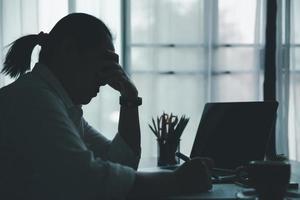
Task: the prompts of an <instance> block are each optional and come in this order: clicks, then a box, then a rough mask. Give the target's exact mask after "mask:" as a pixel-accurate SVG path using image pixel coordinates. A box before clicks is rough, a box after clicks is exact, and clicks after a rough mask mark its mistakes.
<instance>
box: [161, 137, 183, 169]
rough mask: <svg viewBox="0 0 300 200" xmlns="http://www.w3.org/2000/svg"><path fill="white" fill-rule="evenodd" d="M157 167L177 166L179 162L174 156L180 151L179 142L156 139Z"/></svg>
mask: <svg viewBox="0 0 300 200" xmlns="http://www.w3.org/2000/svg"><path fill="white" fill-rule="evenodd" d="M156 141H157V166H168V165H176V164H179V162H180V160H179V158H178V157H177V156H176V155H175V153H176V152H177V151H180V140H179V141H177V142H175V141H174V142H168V141H164V140H161V139H157V140H156Z"/></svg>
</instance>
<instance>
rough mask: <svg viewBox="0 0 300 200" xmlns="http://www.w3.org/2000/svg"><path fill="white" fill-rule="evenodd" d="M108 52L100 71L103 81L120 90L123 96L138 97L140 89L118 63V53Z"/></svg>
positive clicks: (99, 74)
mask: <svg viewBox="0 0 300 200" xmlns="http://www.w3.org/2000/svg"><path fill="white" fill-rule="evenodd" d="M107 54H109V55H108V56H107V57H108V59H106V60H105V61H104V62H103V63H102V67H101V69H102V70H100V71H99V72H98V76H99V78H100V79H101V82H104V83H105V84H108V85H109V86H111V87H112V88H113V89H115V90H117V91H119V92H120V94H121V96H124V97H126V98H129V99H130V98H136V97H137V96H138V90H137V88H136V87H135V85H134V84H133V83H132V81H131V80H130V79H129V77H128V75H127V74H126V72H125V71H124V70H123V68H122V67H121V66H120V65H119V64H118V60H119V58H118V55H117V54H115V53H114V52H107Z"/></svg>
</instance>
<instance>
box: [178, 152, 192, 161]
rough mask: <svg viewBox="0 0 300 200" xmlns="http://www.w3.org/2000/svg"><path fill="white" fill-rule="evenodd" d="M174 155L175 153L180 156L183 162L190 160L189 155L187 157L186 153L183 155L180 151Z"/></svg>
mask: <svg viewBox="0 0 300 200" xmlns="http://www.w3.org/2000/svg"><path fill="white" fill-rule="evenodd" d="M175 155H176V156H177V157H178V158H180V159H181V160H183V161H185V162H187V161H189V160H191V158H190V157H188V156H186V155H184V154H182V153H180V152H176V153H175Z"/></svg>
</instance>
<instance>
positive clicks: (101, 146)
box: [83, 119, 140, 170]
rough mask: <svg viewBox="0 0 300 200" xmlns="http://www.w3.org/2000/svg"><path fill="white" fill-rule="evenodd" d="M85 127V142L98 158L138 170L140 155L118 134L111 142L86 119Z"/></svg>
mask: <svg viewBox="0 0 300 200" xmlns="http://www.w3.org/2000/svg"><path fill="white" fill-rule="evenodd" d="M83 126H84V140H85V142H86V144H87V146H88V147H89V148H90V149H91V150H92V151H93V152H94V154H95V155H96V156H97V157H98V156H99V157H101V158H102V159H107V160H109V161H112V162H116V163H119V164H122V165H126V166H129V167H131V168H133V169H135V170H136V169H137V167H138V164H139V161H140V153H139V154H138V155H136V154H135V153H134V152H133V151H132V149H131V148H130V147H129V146H128V145H127V143H126V142H125V141H124V139H123V138H122V137H121V136H120V135H119V134H118V133H117V134H116V136H115V137H114V139H113V140H112V141H109V140H108V139H106V138H105V137H104V136H103V135H102V134H101V133H99V132H98V131H97V130H95V129H94V128H93V127H91V126H90V125H89V124H88V123H87V122H86V121H85V120H84V119H83Z"/></svg>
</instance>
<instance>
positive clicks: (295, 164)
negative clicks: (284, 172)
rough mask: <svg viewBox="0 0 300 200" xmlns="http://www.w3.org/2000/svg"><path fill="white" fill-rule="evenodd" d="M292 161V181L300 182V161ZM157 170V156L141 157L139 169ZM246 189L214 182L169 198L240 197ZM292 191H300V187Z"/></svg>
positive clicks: (181, 199)
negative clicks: (201, 190)
mask: <svg viewBox="0 0 300 200" xmlns="http://www.w3.org/2000/svg"><path fill="white" fill-rule="evenodd" d="M290 163H291V167H292V174H291V181H293V182H296V183H300V162H299V161H290ZM156 170H160V169H159V168H156V158H148V159H141V162H140V167H139V171H148V172H154V171H156ZM244 190H249V189H245V188H243V187H240V186H238V185H236V184H214V185H213V189H212V190H211V191H208V192H204V193H199V194H191V195H183V196H173V197H169V198H168V199H167V200H201V199H216V200H217V199H238V197H237V193H239V192H241V191H244ZM291 191H292V192H297V193H300V189H298V190H291ZM293 199H300V198H299V197H298V198H289V200H293Z"/></svg>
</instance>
